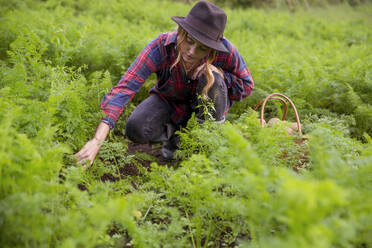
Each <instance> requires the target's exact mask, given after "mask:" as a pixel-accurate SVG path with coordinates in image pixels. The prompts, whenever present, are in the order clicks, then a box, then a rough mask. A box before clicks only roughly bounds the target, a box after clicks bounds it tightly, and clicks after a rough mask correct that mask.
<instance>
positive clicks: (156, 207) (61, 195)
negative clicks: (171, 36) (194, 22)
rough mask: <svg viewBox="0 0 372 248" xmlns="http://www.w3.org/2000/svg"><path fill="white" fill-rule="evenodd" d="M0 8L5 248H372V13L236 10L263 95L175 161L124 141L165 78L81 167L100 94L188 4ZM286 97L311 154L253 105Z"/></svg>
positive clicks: (0, 237)
mask: <svg viewBox="0 0 372 248" xmlns="http://www.w3.org/2000/svg"><path fill="white" fill-rule="evenodd" d="M0 3H1V4H0V246H1V247H4V248H6V247H9V248H10V247H11V248H14V247H40V248H42V247H77V248H78V247H112V248H114V247H251V248H253V247H260V248H261V247H262V248H266V247H293V248H298V247H301V248H313V247H317V248H323V247H324V248H327V247H337V248H346V247H348V248H349V247H356V248H372V197H371V196H372V138H371V137H372V29H371V26H372V5H371V4H360V5H359V4H357V5H353V6H349V5H348V4H346V3H344V4H338V5H333V6H328V5H327V6H323V7H322V8H318V7H311V8H310V9H302V8H298V9H296V10H295V11H289V10H288V9H286V8H283V9H281V8H271V9H268V8H262V9H253V8H251V9H242V8H235V9H230V8H227V7H226V8H225V11H226V13H227V15H228V24H227V27H226V32H225V36H226V37H227V38H228V39H229V40H230V41H232V42H233V43H234V44H235V45H236V47H237V48H238V50H239V51H240V53H241V54H242V55H243V57H244V59H245V62H246V63H247V65H248V67H249V69H250V71H251V73H252V76H253V79H254V81H255V88H254V91H253V93H252V95H251V96H249V97H248V98H246V99H244V100H243V101H242V102H239V103H236V104H234V106H233V107H232V109H231V110H230V112H229V114H228V116H227V119H228V121H227V122H226V123H224V124H216V123H213V122H209V121H207V122H205V123H204V124H198V123H197V121H196V120H195V118H192V119H190V121H189V122H188V125H187V127H186V128H185V129H183V130H182V131H181V132H180V137H181V143H180V150H179V151H177V152H176V160H174V161H171V162H165V161H163V160H162V159H161V158H160V157H159V156H160V155H159V154H160V153H159V146H157V145H152V146H138V145H136V144H133V143H131V142H130V141H129V140H128V139H127V138H126V136H125V133H124V126H125V122H126V119H127V118H128V116H129V114H130V113H131V111H133V109H134V108H135V106H136V105H137V104H138V103H139V102H141V101H142V100H143V99H144V98H146V97H147V96H148V90H149V89H150V88H151V87H152V86H153V84H154V83H155V80H156V78H155V76H152V77H151V78H150V79H148V80H147V81H146V83H145V85H144V86H143V87H142V89H141V91H140V92H139V93H138V94H137V95H136V96H135V98H134V99H133V101H132V102H131V103H130V104H129V105H128V106H127V108H126V110H125V111H124V112H123V114H122V116H121V117H120V119H119V121H118V123H117V124H116V127H115V129H114V130H112V131H111V132H110V135H109V137H108V139H107V140H106V141H105V143H104V144H103V147H102V148H101V150H100V153H99V154H98V156H97V158H96V160H95V162H94V164H93V165H92V166H91V167H89V168H86V169H84V168H83V167H82V166H79V165H77V164H76V160H75V159H74V156H73V154H74V153H76V152H77V151H78V150H79V149H80V148H81V147H82V146H83V145H84V144H85V142H87V141H88V140H89V139H90V138H91V137H93V134H94V132H95V128H96V126H97V125H98V123H99V121H100V119H101V117H102V116H103V113H102V112H101V111H100V109H99V103H100V101H101V99H102V97H103V96H104V95H105V94H106V93H108V92H109V90H110V88H111V87H112V86H113V85H115V84H116V83H117V82H118V81H119V80H120V78H121V76H122V75H123V74H124V73H125V71H126V70H127V68H128V67H129V66H130V64H131V63H132V61H133V60H134V59H135V58H136V55H137V54H138V53H139V52H140V51H141V50H142V48H143V47H144V46H145V45H146V44H147V43H148V42H149V41H151V40H152V39H153V38H155V37H156V36H157V35H158V34H159V33H161V32H169V31H173V30H175V29H176V25H175V23H174V22H173V21H171V20H170V17H171V16H185V15H186V14H187V12H188V11H189V9H190V5H187V4H185V3H182V2H169V1H165V0H164V1H161V0H153V1H149V0H138V1H130V0H107V1H98V0H96V1H91V0H89V1H88V0H79V1H75V0H62V1H59V0H47V1H34V0H11V1H5V0H0ZM273 92H280V93H283V94H285V95H287V96H288V97H290V98H291V99H292V101H293V102H294V103H295V105H296V107H297V109H298V111H299V115H300V119H301V121H302V124H303V133H304V135H305V138H306V140H305V142H301V144H300V145H298V144H297V143H296V139H298V138H299V137H296V136H288V135H287V133H286V131H285V127H286V125H287V124H286V123H285V122H283V123H279V124H278V125H274V126H273V127H264V128H262V127H261V126H260V123H259V119H258V118H259V113H258V111H254V110H253V109H252V107H254V106H255V105H256V104H257V103H258V102H259V101H260V100H261V99H263V98H264V97H266V96H267V95H269V94H270V93H273ZM265 113H266V115H265V118H266V120H267V119H269V118H271V117H278V116H279V117H280V116H281V115H282V114H283V107H282V105H281V104H280V102H278V101H272V102H269V103H268V105H267V107H266V111H265ZM288 119H289V121H291V122H293V121H294V115H293V113H292V112H291V111H289V116H288Z"/></svg>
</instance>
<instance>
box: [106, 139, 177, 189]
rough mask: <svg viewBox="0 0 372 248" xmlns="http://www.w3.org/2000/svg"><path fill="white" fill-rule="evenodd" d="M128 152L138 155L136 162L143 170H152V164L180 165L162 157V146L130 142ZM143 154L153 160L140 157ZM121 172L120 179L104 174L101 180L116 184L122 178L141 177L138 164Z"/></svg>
mask: <svg viewBox="0 0 372 248" xmlns="http://www.w3.org/2000/svg"><path fill="white" fill-rule="evenodd" d="M127 152H128V153H129V154H133V155H138V157H136V161H137V162H138V163H139V164H141V165H142V166H143V168H146V169H147V170H149V171H150V170H151V166H150V164H151V163H152V162H156V163H157V164H158V165H167V166H176V165H177V164H179V163H180V161H178V160H170V161H169V160H165V159H164V158H163V156H162V155H161V146H160V145H158V144H157V145H151V144H137V143H133V142H130V143H129V144H128V150H127ZM141 154H147V155H150V156H149V157H151V159H150V160H149V159H144V158H143V156H140V155H141ZM119 172H120V178H119V177H118V176H117V175H112V174H104V175H103V176H102V177H101V180H102V181H103V182H106V181H111V182H115V181H118V180H120V179H122V178H126V177H127V176H140V172H139V170H138V168H137V165H136V163H131V164H126V165H125V166H124V167H121V168H119Z"/></svg>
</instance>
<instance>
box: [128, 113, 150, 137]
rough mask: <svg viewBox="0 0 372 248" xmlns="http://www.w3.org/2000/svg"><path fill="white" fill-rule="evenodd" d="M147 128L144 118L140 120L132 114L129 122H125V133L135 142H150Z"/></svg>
mask: <svg viewBox="0 0 372 248" xmlns="http://www.w3.org/2000/svg"><path fill="white" fill-rule="evenodd" d="M145 129H146V128H145V126H144V125H143V120H138V118H134V117H132V116H130V117H129V119H128V121H127V123H126V124H125V134H126V135H127V137H128V138H129V139H130V140H131V141H133V142H135V143H139V144H146V143H148V138H147V136H146V130H145Z"/></svg>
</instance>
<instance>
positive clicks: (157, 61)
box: [101, 35, 166, 129]
mask: <svg viewBox="0 0 372 248" xmlns="http://www.w3.org/2000/svg"><path fill="white" fill-rule="evenodd" d="M164 37H165V35H160V36H158V37H157V38H155V39H154V40H152V41H151V42H150V43H149V44H148V45H147V46H146V47H145V48H144V49H143V50H142V51H141V53H140V54H139V55H138V56H137V58H136V59H135V60H134V62H133V63H132V64H131V66H130V67H129V69H128V71H127V72H126V73H125V74H124V76H123V77H122V78H121V80H120V81H119V83H118V84H117V85H116V86H114V87H113V88H112V89H111V91H110V93H108V94H107V95H105V97H104V98H103V99H102V101H101V109H102V110H103V111H104V112H105V117H104V118H103V119H102V121H103V122H105V123H106V124H108V125H109V127H110V129H113V128H114V126H115V123H116V121H117V119H118V118H119V116H120V114H121V113H122V112H123V110H124V107H125V106H126V104H127V103H128V102H129V101H130V100H132V98H133V97H134V95H135V94H136V93H137V92H138V91H139V90H140V88H141V87H142V85H143V83H144V82H145V81H146V79H147V78H148V77H149V76H150V74H151V73H153V72H156V71H157V70H159V69H160V68H161V66H162V64H163V62H164V60H165V58H166V52H165V48H164V45H163V43H164V40H165V39H164Z"/></svg>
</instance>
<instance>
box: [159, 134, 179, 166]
mask: <svg viewBox="0 0 372 248" xmlns="http://www.w3.org/2000/svg"><path fill="white" fill-rule="evenodd" d="M178 143H179V138H178V137H177V136H173V137H172V138H171V139H169V140H167V141H164V142H163V147H162V148H161V155H162V156H163V158H164V159H165V160H172V159H173V154H174V152H175V151H176V150H177V149H178Z"/></svg>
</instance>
